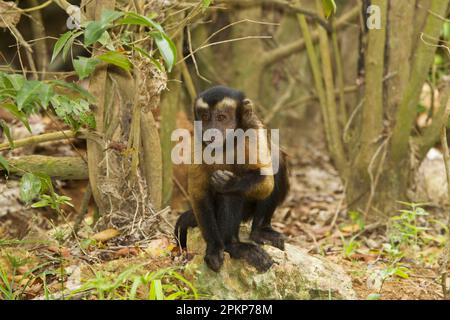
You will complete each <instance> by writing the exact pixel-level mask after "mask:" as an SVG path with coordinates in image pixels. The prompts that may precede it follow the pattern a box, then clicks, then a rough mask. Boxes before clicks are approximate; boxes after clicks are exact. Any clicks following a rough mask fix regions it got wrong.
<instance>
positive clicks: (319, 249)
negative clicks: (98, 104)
mask: <svg viewBox="0 0 450 320" xmlns="http://www.w3.org/2000/svg"><path fill="white" fill-rule="evenodd" d="M308 131H309V130H308V129H305V132H308ZM314 132H315V134H314V135H313V134H311V135H310V136H309V137H308V136H303V137H301V138H298V137H297V136H296V135H295V134H294V135H293V136H295V137H296V138H295V143H290V145H291V147H290V148H289V149H288V154H289V155H290V157H289V158H290V160H289V161H290V164H291V166H290V177H291V191H290V194H289V196H288V199H287V200H286V202H285V203H284V205H283V206H282V207H281V208H279V210H278V211H277V213H276V215H275V218H274V223H273V224H274V227H275V228H277V229H278V230H279V231H282V232H283V233H284V234H285V235H286V236H287V239H288V240H287V241H288V242H289V243H292V244H295V245H297V246H300V247H302V248H305V249H307V250H308V252H309V253H310V254H313V255H322V256H324V257H326V258H327V259H329V260H331V261H333V262H335V263H337V264H339V265H341V266H342V267H343V268H344V269H345V270H346V271H347V273H348V274H349V275H350V276H351V278H352V280H353V285H354V289H355V291H356V293H357V295H358V298H359V299H441V298H442V293H441V285H440V282H439V281H440V280H439V274H440V272H439V263H438V261H439V257H440V255H441V252H442V249H443V245H444V243H445V227H444V226H445V223H446V218H445V211H444V210H443V209H442V208H440V207H439V206H428V207H426V208H424V209H426V210H427V212H428V214H427V215H426V214H425V211H423V210H422V209H421V208H420V207H416V206H406V205H405V211H404V212H403V215H402V214H401V213H398V215H397V217H398V218H397V219H393V220H392V221H390V222H389V223H388V224H387V225H384V224H366V221H365V220H366V219H364V216H363V215H362V214H360V213H357V212H348V210H347V209H346V204H345V201H344V194H343V191H344V190H343V186H342V184H341V182H340V179H339V177H338V176H337V174H336V172H335V171H334V169H333V167H332V165H331V164H330V163H329V159H328V157H327V156H326V152H325V146H324V145H323V142H322V141H323V139H321V135H320V134H317V130H314ZM287 136H289V133H288V135H287ZM292 141H293V140H292ZM50 147H51V149H52V152H53V153H54V151H55V148H56V149H57V148H63V149H61V151H60V152H61V153H63V154H66V155H67V154H70V153H71V152H73V151H70V150H68V149H67V148H66V147H62V146H61V145H55V144H52V145H51V146H50ZM33 152H40V153H43V154H45V153H46V151H45V148H43V149H40V150H39V149H38V150H33ZM5 183H7V184H8V187H9V188H10V190H17V185H18V183H17V182H16V181H13V180H9V181H5V180H3V181H1V182H0V184H5ZM85 186H86V182H69V183H62V184H60V185H59V186H58V190H59V191H60V192H61V193H62V194H66V195H69V196H71V197H72V199H73V200H72V202H73V204H74V206H75V208H79V207H80V205H81V201H82V197H83V193H84V189H85ZM3 190H6V189H3ZM5 194H6V193H3V195H5ZM9 199H10V200H11V199H12V200H11V201H12V202H10V203H14V204H15V205H11V204H9V205H8V207H7V208H5V207H0V297H2V296H3V298H5V299H6V298H20V299H45V298H49V297H51V298H54V299H57V298H61V297H62V296H64V297H66V298H67V297H68V296H69V297H75V298H87V297H89V295H86V293H89V292H93V291H95V290H96V291H95V292H96V293H97V294H96V295H95V297H96V298H111V299H112V298H114V299H117V298H127V297H128V298H133V297H134V295H133V294H137V295H138V296H139V294H145V295H149V297H151V296H152V294H153V295H155V290H153V291H152V289H150V290H149V292H147V291H146V292H144V293H142V292H141V291H142V289H138V290H134V291H135V293H133V285H132V284H134V281H136V278H129V277H130V274H131V273H130V272H129V271H130V270H131V269H133V270H134V271H136V268H142V269H144V270H145V271H146V272H147V273H146V277H147V278H146V279H144V278H140V280H139V281H141V283H144V282H145V281H149V282H151V281H152V279H157V277H166V279H167V278H169V281H165V282H163V284H164V283H169V284H170V287H169V285H166V287H165V290H166V291H167V293H168V294H172V297H174V298H175V297H184V298H189V297H190V294H191V293H192V292H191V289H190V287H189V284H188V283H187V282H186V281H185V279H184V278H183V277H182V276H181V275H180V274H179V273H177V272H173V270H178V269H173V268H174V267H175V268H177V267H179V266H181V265H183V263H184V262H185V261H186V257H185V256H182V255H180V254H179V251H178V249H177V247H176V244H175V243H174V241H173V240H172V238H171V236H170V235H167V236H164V235H163V234H161V236H159V237H157V238H155V239H151V240H149V241H147V242H146V243H145V244H143V245H133V246H123V245H120V244H117V243H115V242H114V241H108V240H110V239H112V238H114V237H115V236H116V234H115V232H114V230H106V231H104V232H100V233H97V234H93V233H92V230H90V231H89V230H88V228H87V229H86V228H85V229H83V230H81V232H80V236H79V237H78V238H76V239H74V238H70V237H69V238H68V237H67V234H69V235H70V233H71V232H70V230H68V226H69V225H71V223H70V222H73V221H74V220H75V219H76V214H75V213H72V214H70V211H67V216H65V218H62V217H60V216H58V215H57V214H56V213H55V212H53V211H52V210H49V209H46V210H39V211H37V210H35V209H29V208H25V207H24V206H22V205H20V204H19V202H18V201H17V194H16V195H15V194H12V193H11V194H10V196H9ZM0 200H1V199H0ZM175 217H176V215H175V214H174V215H173V218H174V219H175ZM85 221H86V222H88V223H89V222H90V221H92V212H91V211H90V213H89V215H88V217H87V218H86V219H85ZM393 230H394V231H395V232H393ZM89 232H91V233H89ZM130 267H132V268H131V269H130ZM152 271H154V273H151V272H152ZM148 272H150V273H148ZM181 274H182V271H181ZM152 277H153V278H152ZM86 279H88V281H86ZM130 279H132V280H130ZM170 279H172V280H173V281H171V280H170ZM128 280H130V281H128ZM130 282H131V283H130ZM153 285H155V282H153ZM186 286H187V287H188V288H187V289H186ZM136 288H138V286H136ZM136 288H135V289H136ZM136 291H137V293H136ZM69 292H72V293H71V294H70V293H69ZM124 292H128V294H129V296H125V294H124Z"/></svg>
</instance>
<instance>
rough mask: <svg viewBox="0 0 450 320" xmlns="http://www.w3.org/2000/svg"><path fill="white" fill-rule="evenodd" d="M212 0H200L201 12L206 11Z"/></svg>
mask: <svg viewBox="0 0 450 320" xmlns="http://www.w3.org/2000/svg"><path fill="white" fill-rule="evenodd" d="M211 2H212V0H202V8H203V10H206V9H208V7H209V6H210V5H211Z"/></svg>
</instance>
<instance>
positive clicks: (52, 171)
mask: <svg viewBox="0 0 450 320" xmlns="http://www.w3.org/2000/svg"><path fill="white" fill-rule="evenodd" d="M8 164H9V167H10V168H9V172H10V173H11V174H12V173H14V174H17V175H23V174H25V173H27V172H32V173H34V174H43V175H48V176H50V177H52V178H57V179H61V180H86V179H88V168H87V164H86V162H84V161H83V159H81V158H79V157H49V156H40V155H31V156H22V157H15V158H8Z"/></svg>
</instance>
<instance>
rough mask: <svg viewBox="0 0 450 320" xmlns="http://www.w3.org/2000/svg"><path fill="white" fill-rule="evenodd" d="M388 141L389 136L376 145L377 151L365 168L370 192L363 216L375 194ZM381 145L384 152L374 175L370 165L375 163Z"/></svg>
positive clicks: (366, 212)
mask: <svg viewBox="0 0 450 320" xmlns="http://www.w3.org/2000/svg"><path fill="white" fill-rule="evenodd" d="M388 141H389V138H386V139H385V141H384V142H383V143H382V144H381V145H380V146H379V147H378V149H377V151H376V152H375V153H374V155H373V157H372V159H371V160H370V163H369V166H368V168H367V172H368V174H369V178H370V194H369V199H368V200H367V204H366V208H365V210H364V215H365V216H367V214H368V212H369V210H370V207H371V206H372V201H373V197H374V196H375V191H376V189H377V186H378V180H379V179H380V176H381V173H382V171H383V165H384V162H385V161H386V155H387V143H388ZM383 147H384V152H383V154H382V155H381V160H380V163H379V164H378V168H377V172H376V174H375V177H374V176H373V173H372V167H373V165H374V164H375V160H376V159H377V157H378V154H379V153H380V152H381V150H382V149H383Z"/></svg>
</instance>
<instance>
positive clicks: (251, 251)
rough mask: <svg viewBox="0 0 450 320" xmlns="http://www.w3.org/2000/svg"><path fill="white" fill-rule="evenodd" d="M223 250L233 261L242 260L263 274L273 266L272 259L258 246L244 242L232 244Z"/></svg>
mask: <svg viewBox="0 0 450 320" xmlns="http://www.w3.org/2000/svg"><path fill="white" fill-rule="evenodd" d="M225 250H226V251H227V252H228V253H229V254H230V256H231V257H232V258H233V259H244V260H245V261H247V262H248V263H249V264H250V265H252V266H254V267H255V268H256V269H257V270H258V271H260V272H265V271H267V270H268V269H269V268H270V267H271V266H272V264H273V260H272V258H271V257H270V256H269V254H268V253H267V252H266V251H264V249H263V248H261V247H260V246H259V245H256V244H253V243H246V242H232V243H231V244H228V245H227V246H226V247H225Z"/></svg>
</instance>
